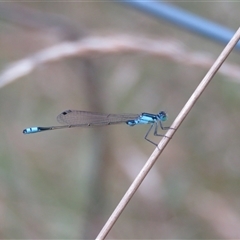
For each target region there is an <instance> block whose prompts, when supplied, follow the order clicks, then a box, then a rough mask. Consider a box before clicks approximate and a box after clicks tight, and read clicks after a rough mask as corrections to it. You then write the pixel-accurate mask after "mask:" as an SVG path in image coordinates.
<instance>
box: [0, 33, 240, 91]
mask: <svg viewBox="0 0 240 240" xmlns="http://www.w3.org/2000/svg"><path fill="white" fill-rule="evenodd" d="M129 52H131V53H145V54H149V55H152V56H156V57H164V58H168V59H170V60H171V61H173V62H179V63H182V64H184V65H188V66H197V67H201V68H204V69H208V68H210V67H211V65H212V63H213V62H214V57H212V56H209V53H203V52H201V53H200V52H193V51H190V50H189V49H187V48H186V46H184V44H182V43H180V42H178V41H176V40H169V39H167V40H164V39H149V38H144V37H140V36H127V35H112V36H102V37H101V36H95V37H94V36H91V37H85V38H82V39H81V40H77V41H71V42H70V41H68V42H62V43H59V44H56V45H54V46H52V47H48V48H45V49H43V50H41V51H39V52H36V53H35V54H32V55H30V56H28V57H26V58H24V59H21V60H19V61H16V62H14V63H12V64H9V66H8V67H7V68H6V69H5V70H3V71H2V72H0V88H1V87H3V86H5V85H7V84H9V83H11V82H13V81H15V80H17V79H19V78H21V77H23V76H26V75H28V74H30V73H31V72H32V71H34V70H36V69H37V68H38V67H39V66H41V65H42V64H49V63H51V62H53V61H61V60H63V59H65V58H72V57H76V56H77V57H91V56H96V55H97V54H103V55H106V54H123V53H129ZM220 72H221V73H222V74H224V75H226V76H228V77H230V78H231V81H235V82H237V83H239V82H240V77H239V76H240V68H239V66H238V65H236V64H233V63H231V64H230V63H228V64H225V65H224V67H223V68H221V70H220Z"/></svg>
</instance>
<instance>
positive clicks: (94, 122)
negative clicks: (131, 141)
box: [57, 110, 139, 127]
mask: <svg viewBox="0 0 240 240" xmlns="http://www.w3.org/2000/svg"><path fill="white" fill-rule="evenodd" d="M138 117H139V114H102V113H94V112H87V111H79V110H67V111H64V112H62V113H61V114H59V115H58V116H57V121H58V122H59V123H61V124H67V125H73V126H85V127H89V126H104V125H111V124H119V123H125V122H126V121H128V120H134V119H136V118H138Z"/></svg>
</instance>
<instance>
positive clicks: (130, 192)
mask: <svg viewBox="0 0 240 240" xmlns="http://www.w3.org/2000/svg"><path fill="white" fill-rule="evenodd" d="M239 39H240V28H239V29H238V30H237V32H236V33H235V34H234V36H233V37H232V39H231V40H230V42H229V43H228V44H227V46H226V47H225V48H224V50H223V51H222V53H221V54H220V55H219V57H218V58H217V60H216V61H215V62H214V63H213V65H212V66H211V68H210V70H209V71H208V72H207V74H206V75H205V77H204V78H203V79H202V81H201V82H200V84H199V85H198V86H197V88H196V89H195V91H194V92H193V94H192V95H191V97H190V98H189V100H188V101H187V103H186V104H185V106H184V107H183V109H182V110H181V111H180V113H179V114H178V116H177V117H176V119H175V121H174V122H173V124H172V125H171V128H170V129H169V130H168V131H167V133H166V137H164V138H162V140H161V141H160V143H159V144H158V147H157V148H156V149H155V150H154V152H153V153H152V155H151V156H150V157H149V159H148V161H147V162H146V164H145V165H144V166H143V168H142V169H141V171H140V173H139V174H138V175H137V177H136V178H135V180H134V181H133V183H132V185H131V186H130V187H129V189H128V190H127V192H126V193H125V195H124V196H123V198H122V199H121V201H120V203H119V204H118V206H117V207H116V208H115V210H114V211H113V213H112V215H111V216H110V217H109V219H108V221H107V222H106V224H105V225H104V227H103V228H102V230H101V231H100V233H99V234H98V236H97V238H96V239H104V238H105V237H106V236H107V234H108V233H109V231H110V230H111V228H112V227H113V225H114V224H115V222H116V221H117V219H118V218H119V216H120V215H121V213H122V212H123V210H124V209H125V207H126V206H127V204H128V202H129V201H130V200H131V198H132V197H133V195H134V194H135V192H136V191H137V189H138V188H139V186H140V185H141V183H142V181H143V180H144V179H145V177H146V176H147V175H148V173H149V171H150V170H151V168H152V167H153V165H154V163H155V162H156V161H157V159H158V157H159V156H160V154H161V153H162V152H163V150H164V149H165V147H166V146H167V144H168V142H169V141H170V139H171V138H172V137H173V135H174V133H175V132H176V130H177V129H178V128H179V126H180V125H181V123H182V122H183V120H184V119H185V118H186V116H187V114H188V113H189V112H190V110H191V109H192V108H193V106H194V104H195V103H196V101H197V100H198V98H199V97H200V96H201V94H202V93H203V91H204V90H205V88H206V87H207V85H208V84H209V83H210V81H211V80H212V78H213V77H214V75H215V74H216V73H217V71H218V69H219V68H220V67H221V65H222V64H223V63H224V61H225V60H226V58H227V57H228V55H229V54H230V53H231V51H232V50H233V48H234V46H235V45H236V44H237V43H238V41H239Z"/></svg>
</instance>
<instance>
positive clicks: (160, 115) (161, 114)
mask: <svg viewBox="0 0 240 240" xmlns="http://www.w3.org/2000/svg"><path fill="white" fill-rule="evenodd" d="M158 115H159V118H160V120H161V121H166V120H167V118H168V116H167V113H165V112H164V111H161V112H160V113H159V114H158Z"/></svg>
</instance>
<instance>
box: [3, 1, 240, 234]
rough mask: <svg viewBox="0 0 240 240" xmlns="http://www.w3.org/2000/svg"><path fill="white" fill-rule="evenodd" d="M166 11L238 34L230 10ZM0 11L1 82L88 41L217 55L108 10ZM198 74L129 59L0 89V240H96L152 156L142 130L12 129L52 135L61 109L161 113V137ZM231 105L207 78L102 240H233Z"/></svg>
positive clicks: (176, 33)
mask: <svg viewBox="0 0 240 240" xmlns="http://www.w3.org/2000/svg"><path fill="white" fill-rule="evenodd" d="M174 4H176V5H178V6H180V7H182V8H184V9H186V10H189V11H192V12H194V13H196V14H199V15H201V16H203V17H206V18H208V19H210V20H212V21H216V22H218V23H220V24H223V25H225V26H227V27H230V28H232V29H237V28H238V27H239V22H240V17H239V12H240V4H239V3H236V2H235V3H234V2H216V3H214V2H211V3H208V2H197V3H191V2H185V3H184V2H181V3H180V2H179V3H174ZM0 8H1V10H0V11H1V12H2V13H1V12H0V46H1V47H0V51H1V54H0V61H1V66H0V67H1V69H2V71H3V70H4V68H5V67H6V66H8V65H9V64H10V63H12V62H14V61H17V60H20V59H22V58H25V57H27V56H31V54H34V53H35V52H37V51H40V50H42V49H44V48H47V47H49V46H54V45H55V44H58V43H61V42H63V41H75V40H77V39H82V38H85V37H87V36H93V35H94V36H98V35H104V36H107V35H112V34H125V35H129V36H134V37H139V38H140V37H144V38H149V39H159V41H160V40H163V39H164V40H168V39H169V41H172V40H176V41H180V42H182V44H183V45H184V46H187V48H188V49H189V50H190V51H192V52H200V53H203V55H204V56H205V55H206V53H208V54H209V55H211V56H213V57H214V58H216V57H217V56H218V54H219V53H220V52H221V50H222V49H223V46H221V45H219V44H217V43H214V42H211V41H210V40H207V39H204V38H201V37H199V36H195V35H193V34H190V33H188V32H185V31H184V30H181V29H178V28H176V27H174V26H172V25H170V24H167V23H166V22H163V21H159V20H156V19H154V18H152V17H150V16H147V15H144V14H143V13H142V12H138V11H136V10H133V9H132V8H128V7H127V6H125V5H121V4H118V3H116V2H114V3H112V2H105V3H104V2H95V3H94V2H72V3H70V2H61V3H60V2H59V3H57V2H32V3H21V4H20V5H15V4H11V5H8V4H7V5H6V4H5V5H0ZM3 9H4V11H3ZM177 54H178V53H177V52H176V57H177ZM199 57H200V56H199ZM230 61H231V62H232V63H235V64H239V63H240V55H239V54H238V53H236V52H233V53H232V54H231V56H230V57H229V58H228V60H227V62H230ZM207 70H208V68H207V67H199V66H190V64H184V63H182V62H177V61H173V60H171V59H169V58H166V57H164V56H162V57H159V56H154V55H151V54H145V53H141V52H139V53H136V52H129V53H126V52H125V53H121V52H120V53H119V52H118V53H115V54H114V53H112V54H96V55H95V54H91V55H89V56H84V57H80V56H75V57H71V58H62V59H59V60H58V61H54V62H51V63H47V64H43V65H40V66H39V67H37V68H36V69H35V70H34V71H32V72H31V73H30V74H28V75H26V76H24V77H22V78H19V79H18V80H17V81H14V82H12V83H11V84H8V85H6V86H5V87H3V88H1V90H0V91H1V92H0V116H1V121H0V136H1V137H0V238H2V239H3V238H4V239H19V238H21V239H26V238H28V239H52V238H56V239H61V238H65V239H73V238H77V239H90V238H94V237H96V236H97V234H98V232H99V231H100V229H101V227H102V226H103V225H104V223H105V222H106V220H107V219H108V217H109V216H110V214H111V213H112V211H113V210H114V208H115V207H116V205H117V204H118V202H119V201H120V199H121V197H122V196H123V195H124V193H125V191H126V190H127V189H128V187H129V186H130V184H131V182H132V181H133V179H134V178H135V177H136V175H137V173H138V172H139V171H140V169H141V167H142V166H143V165H144V163H145V162H146V160H147V158H148V156H149V155H150V154H151V152H152V150H153V149H154V146H153V145H151V144H149V143H148V142H147V141H145V140H144V135H145V133H146V131H147V130H148V126H136V127H134V128H130V127H128V126H127V125H117V126H109V127H104V128H96V129H87V128H86V129H82V128H75V129H65V130H58V131H49V132H44V133H39V134H35V135H23V134H22V130H23V129H24V128H26V127H30V126H51V125H58V124H57V123H56V120H55V119H56V116H57V115H58V114H59V113H61V112H62V111H63V110H67V109H78V110H89V111H98V112H105V113H141V112H151V113H158V112H159V111H161V110H165V111H167V112H168V115H169V120H168V121H167V122H166V124H165V126H167V125H170V124H171V122H172V121H173V120H174V118H175V117H176V116H177V114H178V113H179V111H180V110H181V108H182V107H183V106H184V104H185V102H186V101H187V99H188V98H189V97H190V95H191V93H192V92H193V90H194V89H195V87H196V86H197V84H198V83H199V82H200V80H201V79H202V77H203V76H204V74H205V73H206V72H207ZM239 102H240V84H239V83H237V80H236V79H234V80H233V79H232V78H231V77H228V76H226V75H222V74H221V73H218V74H217V75H216V76H215V77H214V80H213V81H212V82H211V84H210V85H209V86H208V88H207V89H206V91H205V92H204V94H203V95H202V96H201V98H200V99H199V101H198V102H197V104H196V105H195V107H194V108H193V110H192V111H191V113H190V114H189V116H188V117H187V118H186V120H185V121H184V122H183V124H182V126H181V127H180V129H179V131H177V133H176V134H175V136H174V138H173V139H172V140H171V142H170V144H169V145H168V146H167V148H166V149H165V151H164V153H163V154H162V156H161V157H160V159H159V161H158V162H157V163H156V165H155V166H154V168H153V169H152V171H151V172H150V174H149V175H148V177H147V178H146V179H145V181H144V182H143V184H142V185H141V186H140V188H139V190H138V191H137V193H136V194H135V196H134V197H133V199H132V200H131V201H130V203H129V205H128V206H127V208H126V209H125V211H124V212H123V214H122V215H121V217H120V218H119V220H118V221H117V223H116V225H115V226H114V227H113V229H112V230H111V232H110V233H109V235H108V238H109V239H173V238H175V239H176V238H177V239H197V238H198V239H205V238H209V239H210V238H211V239H214V238H219V239H220V238H221V239H227V238H240V230H239V226H240V200H239V199H240V187H239V186H240V131H239V128H240V121H239V119H240V111H239ZM155 140H156V141H158V139H155Z"/></svg>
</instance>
